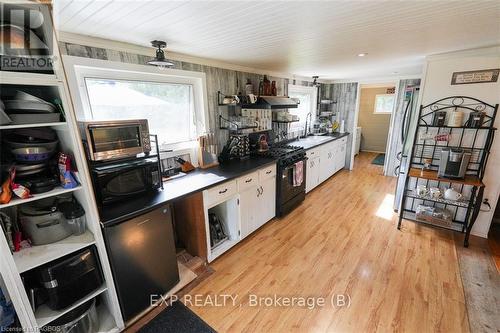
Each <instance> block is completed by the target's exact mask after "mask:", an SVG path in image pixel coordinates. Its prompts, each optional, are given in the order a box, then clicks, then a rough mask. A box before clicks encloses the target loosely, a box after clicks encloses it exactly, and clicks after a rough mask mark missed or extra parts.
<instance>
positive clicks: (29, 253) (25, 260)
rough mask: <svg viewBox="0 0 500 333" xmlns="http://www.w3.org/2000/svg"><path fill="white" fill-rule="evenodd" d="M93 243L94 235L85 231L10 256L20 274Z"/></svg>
mask: <svg viewBox="0 0 500 333" xmlns="http://www.w3.org/2000/svg"><path fill="white" fill-rule="evenodd" d="M94 243H95V241H94V235H92V233H91V232H90V231H88V230H87V231H86V232H85V233H84V234H83V235H78V236H69V237H67V238H65V239H61V240H60V241H58V242H55V243H51V244H46V245H38V246H33V247H30V248H27V249H23V250H21V251H19V252H14V254H13V255H12V256H13V257H14V262H15V263H16V266H17V269H18V271H19V273H22V272H26V271H28V270H30V269H32V268H35V267H38V266H40V265H43V264H45V263H47V262H50V261H52V260H55V259H58V258H61V257H63V256H65V255H67V254H70V253H73V252H75V251H78V250H80V249H82V248H84V247H87V246H89V245H91V244H94Z"/></svg>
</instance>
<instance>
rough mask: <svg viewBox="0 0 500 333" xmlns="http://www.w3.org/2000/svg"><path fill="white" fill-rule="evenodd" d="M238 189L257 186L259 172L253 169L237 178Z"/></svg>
mask: <svg viewBox="0 0 500 333" xmlns="http://www.w3.org/2000/svg"><path fill="white" fill-rule="evenodd" d="M237 181H238V191H240V192H241V191H243V190H245V189H247V188H249V187H252V186H257V185H258V184H259V172H258V171H254V172H252V173H249V174H247V175H244V176H242V177H240V178H238V179H237Z"/></svg>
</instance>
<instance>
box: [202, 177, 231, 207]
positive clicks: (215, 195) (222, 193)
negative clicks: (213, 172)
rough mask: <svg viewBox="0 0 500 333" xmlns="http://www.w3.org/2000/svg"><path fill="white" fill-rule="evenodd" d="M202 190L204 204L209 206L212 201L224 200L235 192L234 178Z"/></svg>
mask: <svg viewBox="0 0 500 333" xmlns="http://www.w3.org/2000/svg"><path fill="white" fill-rule="evenodd" d="M203 192H204V196H203V197H204V200H205V206H211V205H212V204H214V203H218V202H221V201H224V199H226V198H229V197H231V196H232V195H234V194H236V193H237V186H236V180H232V181H229V182H225V183H224V184H222V185H218V186H215V187H212V188H210V189H208V190H205V191H203Z"/></svg>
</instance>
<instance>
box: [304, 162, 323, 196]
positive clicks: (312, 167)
mask: <svg viewBox="0 0 500 333" xmlns="http://www.w3.org/2000/svg"><path fill="white" fill-rule="evenodd" d="M320 165H321V160H320V156H315V157H309V159H308V160H307V173H306V175H307V176H306V193H307V192H309V191H311V190H312V189H313V188H315V187H316V186H318V185H319V183H320V180H319V173H320Z"/></svg>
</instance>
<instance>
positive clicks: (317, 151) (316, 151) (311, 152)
mask: <svg viewBox="0 0 500 333" xmlns="http://www.w3.org/2000/svg"><path fill="white" fill-rule="evenodd" d="M320 153H321V148H320V147H317V148H313V149H309V150H307V151H306V156H307V158H314V157H316V156H319V154H320Z"/></svg>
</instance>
